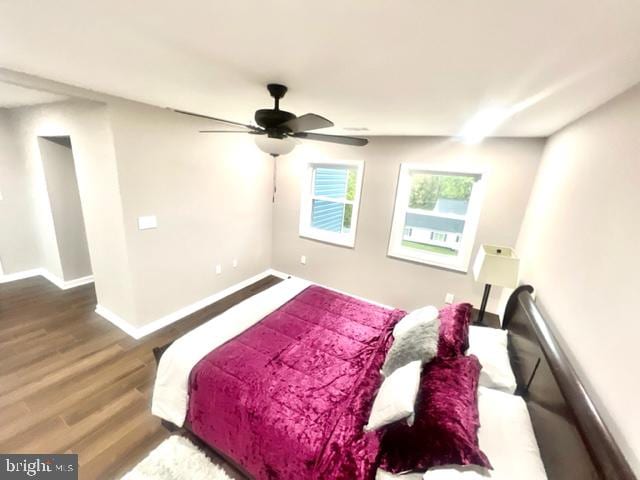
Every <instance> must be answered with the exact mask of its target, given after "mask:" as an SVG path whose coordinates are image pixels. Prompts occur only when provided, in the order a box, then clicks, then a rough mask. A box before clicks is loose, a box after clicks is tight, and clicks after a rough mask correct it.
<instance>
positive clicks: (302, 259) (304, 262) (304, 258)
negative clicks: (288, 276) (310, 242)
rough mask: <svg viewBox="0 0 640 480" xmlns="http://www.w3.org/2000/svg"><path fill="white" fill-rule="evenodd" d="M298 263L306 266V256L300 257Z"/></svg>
mask: <svg viewBox="0 0 640 480" xmlns="http://www.w3.org/2000/svg"><path fill="white" fill-rule="evenodd" d="M300 263H301V264H303V265H306V264H307V256H306V255H302V256H301V257H300Z"/></svg>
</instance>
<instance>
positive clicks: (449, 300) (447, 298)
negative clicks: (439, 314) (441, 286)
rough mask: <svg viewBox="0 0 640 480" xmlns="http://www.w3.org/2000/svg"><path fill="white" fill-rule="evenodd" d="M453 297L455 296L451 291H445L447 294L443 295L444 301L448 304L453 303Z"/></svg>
mask: <svg viewBox="0 0 640 480" xmlns="http://www.w3.org/2000/svg"><path fill="white" fill-rule="evenodd" d="M454 298H455V297H454V296H453V293H447V294H446V295H445V296H444V303H448V304H449V305H451V304H452V303H453V299H454Z"/></svg>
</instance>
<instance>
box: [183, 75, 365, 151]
mask: <svg viewBox="0 0 640 480" xmlns="http://www.w3.org/2000/svg"><path fill="white" fill-rule="evenodd" d="M267 90H269V93H270V94H271V96H272V97H273V98H274V99H275V105H274V108H266V109H260V110H257V111H256V113H255V120H256V123H257V124H258V126H256V125H249V124H244V123H240V122H233V121H231V120H224V119H222V118H216V117H210V116H208V115H201V114H199V113H193V112H186V111H184V110H174V112H177V113H182V114H184V115H191V116H193V117H199V118H206V119H208V120H214V121H216V122H219V123H223V124H225V125H229V126H232V127H234V128H235V129H236V130H200V133H248V134H250V135H256V144H257V145H258V148H260V150H262V151H264V152H266V153H268V154H270V155H273V156H278V155H286V154H287V153H289V152H291V151H292V150H293V149H294V148H295V146H296V143H297V140H298V139H302V140H318V141H321V142H330V143H339V144H342V145H353V146H356V147H363V146H364V145H366V144H367V143H369V140H367V139H366V138H359V137H346V136H342V135H326V134H322V133H309V130H318V129H320V128H328V127H333V122H332V121H330V120H327V119H326V118H324V117H321V116H320V115H316V114H315V113H307V114H305V115H301V116H299V117H297V116H295V115H294V114H293V113H291V112H286V111H284V110H280V99H281V98H282V97H284V95H285V93H287V87H285V86H284V85H280V84H277V83H270V84H269V85H267Z"/></svg>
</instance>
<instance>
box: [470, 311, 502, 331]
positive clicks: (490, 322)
mask: <svg viewBox="0 0 640 480" xmlns="http://www.w3.org/2000/svg"><path fill="white" fill-rule="evenodd" d="M479 313H480V310H478V309H477V308H474V309H473V311H472V312H471V325H475V326H482V327H493V328H500V317H498V315H496V314H495V313H489V312H484V319H483V320H482V324H479V323H476V319H477V318H478V314H479Z"/></svg>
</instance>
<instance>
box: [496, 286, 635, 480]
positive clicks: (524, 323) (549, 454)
mask: <svg viewBox="0 0 640 480" xmlns="http://www.w3.org/2000/svg"><path fill="white" fill-rule="evenodd" d="M532 293H533V287H531V286H530V285H523V286H521V287H518V288H517V289H516V290H515V291H514V292H513V294H512V295H511V297H510V298H509V301H508V303H507V306H506V309H505V314H504V321H503V325H502V328H504V329H507V330H508V331H509V356H510V358H511V366H512V367H513V371H514V373H515V375H516V379H517V381H518V393H519V394H520V395H522V396H523V397H524V399H525V400H526V402H527V406H528V408H529V415H530V416H531V423H532V424H533V429H534V431H535V434H536V438H537V440H538V445H539V447H540V454H541V455H542V460H543V462H544V465H545V468H546V470H547V475H548V477H549V480H590V479H601V480H635V479H636V476H635V475H634V474H633V472H632V471H631V468H630V466H629V464H628V463H627V461H626V460H625V458H624V456H623V455H622V452H621V451H620V449H619V447H618V445H617V444H616V442H615V440H614V439H613V437H612V435H611V432H610V431H609V430H608V429H607V427H606V425H605V424H604V421H603V420H602V417H601V416H600V414H599V413H598V411H597V410H596V407H595V406H594V404H593V402H592V400H591V399H590V398H589V395H588V393H587V391H586V390H585V388H584V385H583V384H582V382H581V381H580V379H579V378H578V376H577V374H576V372H575V370H574V369H573V367H572V366H571V363H570V362H569V359H568V358H567V356H566V354H565V353H564V352H563V351H562V349H561V348H560V345H559V344H558V341H557V340H556V338H555V336H554V335H553V333H551V330H550V329H549V325H548V322H547V320H545V318H544V316H543V315H542V313H541V312H540V310H539V309H538V307H537V306H536V304H535V302H534V300H533V297H532Z"/></svg>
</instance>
